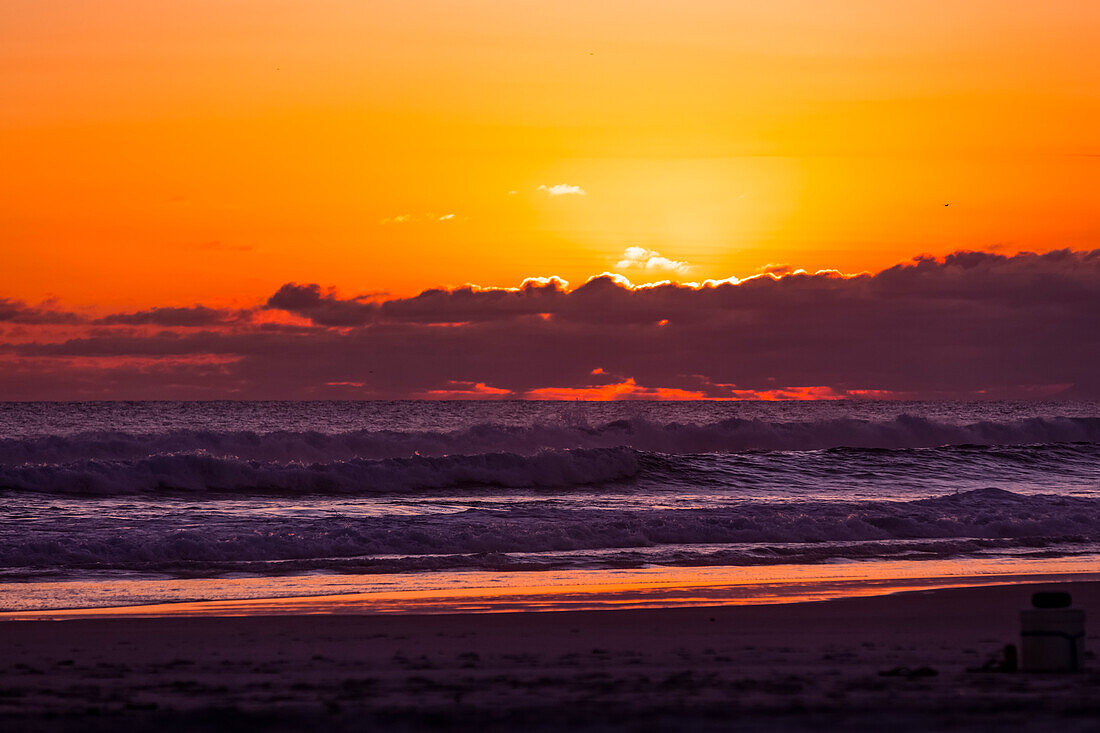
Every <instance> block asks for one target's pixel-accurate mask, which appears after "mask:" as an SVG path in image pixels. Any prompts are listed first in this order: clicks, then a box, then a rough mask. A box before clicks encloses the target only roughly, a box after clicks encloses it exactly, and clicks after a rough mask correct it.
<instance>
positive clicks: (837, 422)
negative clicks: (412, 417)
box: [0, 415, 1100, 466]
mask: <svg viewBox="0 0 1100 733" xmlns="http://www.w3.org/2000/svg"><path fill="white" fill-rule="evenodd" d="M1075 442H1076V443H1100V417H1047V418H1029V419H1017V420H1005V421H982V422H974V423H970V424H951V423H946V422H939V421H935V420H930V419H927V418H923V417H914V416H910V415H902V416H899V417H896V418H894V419H890V420H857V419H851V418H842V419H830V420H809V421H802V422H771V421H764V420H745V419H728V420H721V421H718V422H712V423H706V424H692V423H677V422H672V423H659V422H655V421H652V420H648V419H644V418H635V419H628V420H615V421H612V422H608V423H605V424H602V425H598V426H595V427H592V426H588V425H568V424H533V425H528V426H510V425H501V424H493V423H486V424H481V425H475V426H472V427H469V428H464V429H460V430H453V431H441V432H433V431H392V430H354V431H346V432H338V433H324V432H316V431H274V432H267V433H260V432H251V431H216V430H174V431H169V432H164V433H151V434H143V433H127V432H117V431H89V432H82V433H77V434H74V435H66V436H60V435H52V436H45V437H33V438H8V439H3V440H0V465H3V466H20V465H25V464H55V465H56V464H68V463H73V462H77V461H89V460H106V461H111V460H114V461H124V460H137V459H142V458H146V457H150V456H162V455H164V456H173V455H178V454H194V455H202V456H207V457H210V458H229V459H234V460H238V461H266V462H276V463H295V462H296V463H329V462H334V461H351V460H355V459H375V460H377V459H387V458H410V457H416V456H434V457H442V456H449V455H455V454H459V455H466V456H472V455H478V454H507V453H511V454H516V455H526V456H530V455H535V454H538V453H540V452H541V451H546V450H557V451H560V450H565V449H599V448H619V447H625V448H633V449H635V450H640V451H647V452H657V453H666V454H689V453H739V452H747V451H806V450H820V449H826V448H879V449H900V448H929V447H936V446H944V445H989V446H992V445H1028V444H1039V443H1042V444H1051V443H1075Z"/></svg>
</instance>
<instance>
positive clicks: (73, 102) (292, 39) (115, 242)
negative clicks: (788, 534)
mask: <svg viewBox="0 0 1100 733" xmlns="http://www.w3.org/2000/svg"><path fill="white" fill-rule="evenodd" d="M1097 37H1100V5H1098V4H1095V3H1083V2H1065V1H1062V2H1058V1H1051V2H1043V3H1039V2H1012V1H1008V2H1006V1H1004V0H1000V1H998V2H992V1H990V2H986V1H985V0H963V1H959V0H955V1H953V2H941V1H939V0H922V1H920V2H910V1H908V0H898V1H897V2H890V3H882V2H871V1H864V0H845V1H843V2H839V1H834V0H776V1H775V2H768V3H758V2H732V1H729V0H681V1H679V2H675V3H672V2H653V1H647V0H632V1H630V2H627V1H625V0H624V1H619V0H604V1H601V2H580V1H574V0H560V1H559V2H556V3H552V4H536V3H528V2H515V0H463V1H462V2H457V1H453V2H452V1H442V0H403V1H402V2H389V1H387V0H371V2H360V1H358V0H355V1H353V0H308V1H306V0H267V1H265V2H253V1H244V0H217V1H215V0H158V2H156V3H149V2H144V1H140V2H139V1H137V0H104V1H103V2H97V3H73V2H55V1H53V0H0V86H2V88H3V89H4V92H3V99H2V101H0V149H2V150H3V156H4V171H5V175H3V176H0V260H2V263H3V266H2V267H0V399H86V398H124V399H131V398H134V399H138V398H140V399H146V398H158V397H163V398H208V397H209V398H213V397H241V398H245V397H248V398H283V397H286V398H321V397H409V396H417V397H429V398H431V397H436V398H441V397H461V398H465V397H479V398H498V397H509V398H511V397H525V398H569V399H572V398H577V397H581V398H593V399H596V398H599V399H602V398H630V397H641V398H653V397H658V398H670V399H671V398H685V399H686V398H696V397H706V398H723V399H733V398H751V397H761V398H835V397H876V396H877V397H902V396H906V397H948V396H950V397H959V396H963V397H975V396H1015V397H1027V396H1040V397H1049V396H1059V395H1060V396H1077V397H1081V396H1094V397H1095V396H1100V391H1097V390H1100V386H1098V385H1097V383H1096V379H1095V377H1093V376H1091V374H1090V370H1089V369H1088V368H1087V367H1086V366H1085V365H1083V364H1082V363H1080V360H1082V359H1089V358H1091V359H1093V360H1094V361H1093V363H1096V361H1095V359H1096V356H1098V355H1100V354H1098V353H1097V344H1096V342H1097V336H1096V334H1097V333H1100V315H1098V311H1100V305H1098V300H1100V295H1098V293H1100V274H1098V273H1097V267H1096V262H1095V260H1096V255H1095V251H1096V250H1097V249H1098V248H1100V137H1098V136H1097V135H1096V130H1098V129H1100V44H1098V43H1096V38H1097ZM1027 253H1035V254H1027ZM1046 253H1053V254H1046ZM1090 253H1091V254H1090ZM907 278H908V279H907ZM1090 278H1091V279H1090ZM910 280H912V282H910ZM902 281H904V283H905V284H906V285H905V286H906V287H907V288H909V290H906V291H905V293H903V294H901V293H898V292H896V291H894V290H893V289H892V287H893V285H891V286H889V287H888V286H887V283H894V284H898V283H901V282H902ZM662 282H667V283H669V284H666V285H663V286H662V285H656V286H655V287H639V286H646V285H655V284H657V283H662ZM708 283H709V284H708ZM959 283H966V284H967V287H968V288H969V289H967V290H961V291H960V290H958V289H957V288H956V286H957V285H958V284H959ZM1021 283H1026V284H1027V287H1023V286H1022V285H1021ZM898 287H900V285H898ZM1004 293H1012V296H1011V297H1008V296H1006V295H1005V294H1004ZM1070 294H1072V297H1071V296H1070ZM539 308H543V310H539ZM413 312H416V313H419V315H417V316H416V317H413V316H412V315H409V314H410V313H413ZM887 316H889V317H892V318H894V319H895V320H893V321H891V322H886V321H885V320H882V319H885V318H887ZM876 318H878V319H879V320H876ZM433 319H434V320H433ZM904 335H908V336H909V337H910V338H909V340H908V341H906V340H905V338H904ZM519 343H522V344H523V345H524V347H523V349H522V350H519V349H517V348H515V346H516V344H519ZM611 344H614V347H613V348H612V346H610V345H611ZM1058 360H1066V361H1068V362H1069V363H1061V361H1058ZM1074 360H1077V362H1076V363H1075V362H1074ZM1056 361H1057V362H1058V363H1056Z"/></svg>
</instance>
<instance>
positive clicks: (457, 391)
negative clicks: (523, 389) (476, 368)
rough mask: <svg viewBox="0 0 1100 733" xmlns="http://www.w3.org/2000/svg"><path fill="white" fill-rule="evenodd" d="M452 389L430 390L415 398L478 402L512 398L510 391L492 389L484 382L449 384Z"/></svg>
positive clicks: (452, 382) (454, 382) (453, 382)
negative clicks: (480, 400)
mask: <svg viewBox="0 0 1100 733" xmlns="http://www.w3.org/2000/svg"><path fill="white" fill-rule="evenodd" d="M448 384H450V385H451V387H452V389H429V390H427V391H425V392H421V393H419V394H417V395H415V397H416V398H417V399H421V400H477V399H482V400H484V399H494V398H495V399H501V398H505V397H509V396H512V391H511V390H509V389H500V388H498V387H490V386H489V385H487V384H485V383H484V382H456V381H451V382H448Z"/></svg>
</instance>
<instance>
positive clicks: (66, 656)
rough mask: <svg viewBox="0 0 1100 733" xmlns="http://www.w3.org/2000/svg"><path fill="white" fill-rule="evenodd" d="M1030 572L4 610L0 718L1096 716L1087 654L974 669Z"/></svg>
mask: <svg viewBox="0 0 1100 733" xmlns="http://www.w3.org/2000/svg"><path fill="white" fill-rule="evenodd" d="M1036 587H1037V586H1031V585H1018V586H1001V587H986V588H964V589H952V590H940V591H923V592H916V593H905V594H899V595H894V596H884V597H875V598H855V599H846V600H837V601H828V602H824V603H802V604H790V605H781V606H749V607H746V606H741V607H722V608H679V609H659V610H624V611H583V612H556V613H509V614H487V615H435V616H265V617H248V618H209V617H207V618H160V619H86V620H75V621H15V622H6V623H0V729H3V730H5V731H6V730H12V731H35V730H62V729H64V730H111V731H134V730H181V729H186V730H313V729H321V730H328V731H342V730H358V729H368V730H369V729H384V730H410V729H422V728H430V729H448V728H461V729H473V730H509V729H527V730H563V729H569V730H577V729H584V730H593V729H594V730H607V729H630V730H697V729H706V730H710V729H714V730H728V729H737V730H821V729H826V730H827V729H840V728H843V729H845V730H868V731H871V730H875V731H878V730H891V729H892V730H896V731H903V730H990V731H994V730H996V731H1017V730H1027V731H1058V732H1059V733H1066V732H1068V731H1097V730H1100V665H1098V664H1097V660H1096V658H1095V655H1093V654H1091V653H1090V654H1089V655H1088V660H1087V664H1088V666H1089V668H1090V669H1089V670H1088V671H1086V672H1084V673H1079V674H1069V675H1049V674H1004V673H988V672H985V673H983V672H976V671H967V670H968V668H974V667H978V666H980V665H981V664H982V663H983V662H985V661H986V660H987V659H988V658H989V657H990V656H991V655H993V654H994V653H995V652H996V651H998V650H999V649H1000V648H1001V647H1002V646H1003V644H1005V643H1006V642H1012V641H1017V639H1016V634H1017V631H1018V615H1017V614H1018V611H1019V609H1021V608H1023V607H1025V606H1026V605H1027V604H1028V600H1029V598H1030V594H1031V593H1032V592H1033V591H1034V590H1035V589H1036ZM1060 587H1063V588H1065V587H1067V586H1060ZM1069 589H1070V590H1071V591H1072V592H1073V594H1074V597H1075V600H1076V603H1075V605H1078V606H1083V607H1085V608H1086V609H1088V610H1089V611H1090V613H1091V618H1090V621H1091V624H1090V627H1089V636H1088V644H1089V646H1090V648H1091V649H1092V650H1094V651H1095V650H1096V649H1097V648H1100V644H1098V641H1097V632H1098V631H1100V583H1078V584H1073V585H1071V586H1069ZM923 667H926V668H928V669H927V670H922V669H920V668H923ZM898 668H905V669H901V670H899V669H898ZM891 671H893V672H894V674H891V675H886V676H884V675H882V674H880V673H881V672H891Z"/></svg>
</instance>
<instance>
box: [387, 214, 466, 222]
mask: <svg viewBox="0 0 1100 733" xmlns="http://www.w3.org/2000/svg"><path fill="white" fill-rule="evenodd" d="M450 221H458V215H457V214H443V215H442V216H440V215H437V214H398V215H397V216H390V217H387V218H385V219H383V220H382V221H381V223H382V224H414V223H424V224H434V223H439V222H450Z"/></svg>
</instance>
